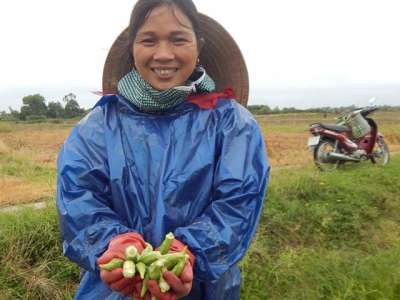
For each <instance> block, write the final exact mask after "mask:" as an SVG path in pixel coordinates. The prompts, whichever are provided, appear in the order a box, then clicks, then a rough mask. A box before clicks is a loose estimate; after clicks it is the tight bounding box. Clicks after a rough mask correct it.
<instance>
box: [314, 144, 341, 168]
mask: <svg viewBox="0 0 400 300" xmlns="http://www.w3.org/2000/svg"><path fill="white" fill-rule="evenodd" d="M328 152H336V153H339V152H340V151H339V149H336V151H335V142H334V141H332V140H322V141H321V142H320V143H319V144H318V145H317V147H316V148H315V150H314V162H315V164H316V165H317V167H318V168H319V169H320V170H322V171H333V170H337V169H339V168H340V166H341V165H342V164H343V161H341V160H338V159H333V158H331V157H328V156H327V155H326V154H327V153H328Z"/></svg>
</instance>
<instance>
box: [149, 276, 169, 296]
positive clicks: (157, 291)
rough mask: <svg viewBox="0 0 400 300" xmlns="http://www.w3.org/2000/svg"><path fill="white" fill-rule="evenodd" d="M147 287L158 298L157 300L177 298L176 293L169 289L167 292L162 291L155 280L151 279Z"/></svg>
mask: <svg viewBox="0 0 400 300" xmlns="http://www.w3.org/2000/svg"><path fill="white" fill-rule="evenodd" d="M147 288H148V289H149V291H150V293H152V294H153V295H154V296H155V297H156V298H157V300H175V293H174V292H169V291H168V292H165V293H163V292H161V289H160V287H159V286H158V283H157V281H155V280H149V281H148V282H147Z"/></svg>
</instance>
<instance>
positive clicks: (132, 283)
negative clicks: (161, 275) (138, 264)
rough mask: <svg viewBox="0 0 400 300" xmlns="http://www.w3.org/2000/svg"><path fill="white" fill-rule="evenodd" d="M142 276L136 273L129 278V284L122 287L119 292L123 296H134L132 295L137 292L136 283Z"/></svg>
mask: <svg viewBox="0 0 400 300" xmlns="http://www.w3.org/2000/svg"><path fill="white" fill-rule="evenodd" d="M140 280H141V278H140V276H138V275H135V277H133V278H130V279H129V284H128V285H127V286H125V287H124V288H122V289H121V290H120V291H119V293H120V294H121V295H122V296H130V297H132V295H133V294H134V293H135V292H136V283H137V282H138V281H140Z"/></svg>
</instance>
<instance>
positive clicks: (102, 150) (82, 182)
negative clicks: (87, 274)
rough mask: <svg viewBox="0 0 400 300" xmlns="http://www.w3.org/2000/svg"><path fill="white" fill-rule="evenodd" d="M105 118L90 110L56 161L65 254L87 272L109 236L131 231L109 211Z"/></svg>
mask: <svg viewBox="0 0 400 300" xmlns="http://www.w3.org/2000/svg"><path fill="white" fill-rule="evenodd" d="M103 119H104V118H103V116H102V110H101V108H100V107H97V108H95V109H94V110H92V111H91V113H89V115H88V116H87V117H85V118H84V119H83V120H82V121H81V122H80V123H79V124H77V126H76V127H75V128H74V129H73V130H72V132H71V133H70V135H69V137H68V138H67V140H66V141H65V142H64V144H63V146H62V148H61V151H60V153H59V156H58V160H57V166H58V180H57V194H56V201H57V209H58V216H59V226H60V233H61V238H62V243H63V253H64V255H65V256H66V257H68V258H69V259H71V260H72V261H74V262H75V263H77V264H78V265H79V266H81V267H82V268H84V269H86V270H89V271H93V270H95V269H97V266H96V261H97V259H98V258H99V257H100V255H101V254H102V253H103V252H104V251H105V250H107V248H108V243H109V241H110V239H111V238H112V237H114V236H116V235H119V234H122V233H125V232H132V231H133V230H131V229H129V228H128V227H127V226H126V224H125V223H124V222H123V221H122V220H121V219H120V218H119V217H118V216H117V215H116V214H115V213H114V212H113V211H112V209H111V208H110V207H109V205H110V204H109V203H110V201H108V200H109V197H110V191H109V176H108V174H109V172H108V165H107V162H106V161H107V160H106V145H105V143H106V140H105V138H104V130H103V126H104V124H103V123H104V121H103ZM86 125H89V126H86Z"/></svg>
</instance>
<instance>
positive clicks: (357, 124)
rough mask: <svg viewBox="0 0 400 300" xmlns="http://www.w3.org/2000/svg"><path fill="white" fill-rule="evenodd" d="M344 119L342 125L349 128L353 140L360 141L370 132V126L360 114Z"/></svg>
mask: <svg viewBox="0 0 400 300" xmlns="http://www.w3.org/2000/svg"><path fill="white" fill-rule="evenodd" d="M344 119H345V120H344V123H343V125H347V126H349V127H350V128H351V134H352V136H353V139H360V138H362V137H363V136H364V135H366V134H367V133H368V132H369V131H370V130H371V126H370V125H369V124H368V122H367V120H365V119H364V117H363V116H362V115H361V114H360V113H357V114H353V115H349V116H347V117H345V118H344Z"/></svg>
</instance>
